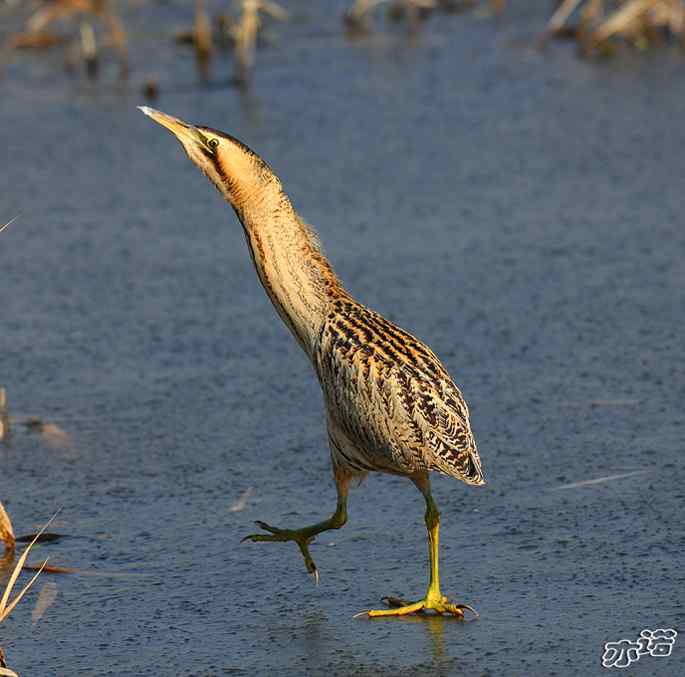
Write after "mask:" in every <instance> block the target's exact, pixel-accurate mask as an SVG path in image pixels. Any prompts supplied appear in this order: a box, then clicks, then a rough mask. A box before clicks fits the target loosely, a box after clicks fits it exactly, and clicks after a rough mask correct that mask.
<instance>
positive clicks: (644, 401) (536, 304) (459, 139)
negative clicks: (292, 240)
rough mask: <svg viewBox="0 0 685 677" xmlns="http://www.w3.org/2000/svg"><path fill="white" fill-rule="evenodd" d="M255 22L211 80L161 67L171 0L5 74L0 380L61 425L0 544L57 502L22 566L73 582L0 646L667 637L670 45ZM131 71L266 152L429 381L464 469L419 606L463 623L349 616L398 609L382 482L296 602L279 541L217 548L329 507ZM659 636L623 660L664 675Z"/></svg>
mask: <svg viewBox="0 0 685 677" xmlns="http://www.w3.org/2000/svg"><path fill="white" fill-rule="evenodd" d="M288 5H289V7H291V8H292V9H294V11H295V13H296V17H295V19H294V20H293V21H292V22H291V23H290V24H288V25H286V26H283V27H280V28H278V29H277V31H276V35H277V36H278V42H277V44H275V45H273V46H271V47H270V48H269V49H266V50H264V51H263V52H260V54H259V55H258V68H257V74H256V80H255V83H254V87H253V88H252V89H251V91H250V92H249V94H247V95H243V96H241V95H240V94H239V93H238V92H237V91H236V90H235V89H231V88H227V87H225V86H222V83H223V82H224V81H225V79H226V78H227V77H228V75H229V74H230V63H229V62H228V61H225V62H223V63H221V64H218V65H217V66H216V70H215V74H214V81H213V85H212V86H206V87H202V86H198V85H196V79H195V75H194V72H193V64H192V59H191V57H190V54H189V53H187V52H184V51H182V50H180V49H179V48H178V47H176V46H175V45H174V44H173V43H172V42H171V41H170V40H169V39H168V37H169V36H170V35H171V34H172V33H173V31H174V29H175V28H176V27H177V26H178V24H179V23H182V22H183V21H187V17H188V11H187V10H185V9H183V8H182V7H180V6H179V4H172V5H166V6H163V7H157V6H154V5H153V6H151V7H149V8H147V9H143V10H141V14H139V15H136V16H137V17H139V18H135V17H134V18H133V19H132V22H131V23H132V25H134V27H135V28H136V31H137V32H134V35H133V37H132V38H131V45H132V68H133V81H132V83H131V84H130V85H129V86H128V88H126V87H123V86H119V85H117V84H115V83H114V81H113V76H112V74H111V73H108V72H107V71H105V73H104V74H103V79H102V81H100V82H99V83H96V84H86V83H85V82H84V81H82V80H80V79H78V78H69V77H68V76H65V75H64V74H63V73H62V71H61V70H60V68H59V58H57V59H53V60H50V59H49V58H45V57H36V56H28V55H27V56H22V57H21V58H20V59H15V60H14V61H12V62H11V63H10V64H9V65H8V66H6V67H5V70H4V74H3V76H2V79H1V80H0V86H1V87H2V91H3V97H2V104H1V105H0V129H1V130H2V131H1V135H2V148H3V149H4V153H3V157H2V173H1V174H0V177H1V186H2V192H1V195H2V202H1V209H2V214H0V221H3V222H4V220H6V219H9V218H11V217H12V216H14V215H15V214H20V218H19V219H18V220H17V221H16V222H15V223H13V224H12V226H10V228H8V229H7V230H6V231H5V232H4V233H3V234H2V235H1V236H0V276H1V277H0V290H1V291H0V298H1V299H2V306H1V311H0V320H1V331H0V385H2V386H4V387H5V388H7V391H8V397H9V400H10V408H11V413H12V414H13V415H14V416H15V417H17V418H21V417H25V416H29V415H37V416H40V417H42V418H44V419H45V420H47V421H50V422H52V423H54V424H55V425H57V426H59V427H60V429H62V430H63V431H65V433H66V434H68V435H69V437H70V442H69V444H65V440H59V441H58V443H55V440H48V439H46V438H45V436H43V437H41V436H39V435H35V434H33V435H32V434H29V433H27V432H25V431H24V430H23V429H21V428H19V427H18V428H16V430H15V434H14V435H13V437H12V440H11V444H10V445H6V446H0V464H1V465H0V500H2V501H3V502H4V503H5V505H6V507H7V509H8V511H9V513H10V514H11V515H12V517H13V520H14V522H15V529H16V531H17V532H21V533H24V532H27V531H32V530H34V529H35V528H36V527H37V526H38V525H39V524H40V523H42V522H43V521H44V520H45V519H46V518H47V517H49V516H50V515H51V514H52V513H53V512H54V511H55V510H56V509H57V508H59V507H60V506H61V507H62V512H61V514H60V515H59V516H58V518H57V524H56V526H54V527H53V528H52V530H53V531H59V532H61V533H64V534H67V535H68V536H69V537H68V538H65V539H63V540H62V541H60V542H57V543H53V544H46V545H43V546H40V548H39V549H37V552H36V554H35V556H34V557H33V558H32V559H34V560H37V559H38V558H39V557H40V556H48V555H49V556H50V558H51V563H54V564H59V565H66V566H73V567H77V568H79V569H82V570H84V571H86V572H88V573H89V574H99V575H71V576H66V575H63V576H56V575H50V576H45V580H48V579H50V580H53V581H54V582H55V583H56V584H57V586H58V596H57V598H56V600H55V602H54V604H53V605H52V606H51V607H50V608H49V609H48V610H47V611H46V612H45V614H44V616H43V618H41V619H40V620H39V621H38V622H37V623H36V624H35V625H32V623H31V611H32V609H33V604H34V602H35V599H36V592H34V593H33V594H32V596H30V597H29V598H28V599H27V600H26V601H25V603H23V604H22V605H21V606H20V607H19V608H17V610H16V611H15V613H14V614H13V616H12V617H11V618H10V619H9V621H7V622H6V623H5V624H4V625H3V626H2V629H1V630H0V644H1V645H2V646H3V647H4V648H5V650H6V652H7V654H8V661H9V664H10V665H11V666H12V667H13V668H14V669H15V670H17V671H18V672H19V673H20V674H22V675H33V676H38V675H40V676H43V675H50V676H51V675H56V676H60V677H61V676H63V675H64V676H65V675H84V676H85V675H88V676H90V675H98V676H99V675H123V674H130V675H138V676H142V675H154V676H156V677H160V676H167V675H203V676H209V675H275V674H293V675H323V674H325V675H327V676H329V677H330V676H332V675H341V676H345V675H366V674H369V675H372V674H373V675H388V676H391V675H392V676H395V675H524V674H525V675H551V674H556V675H578V674H586V675H590V674H598V675H599V674H603V673H605V672H607V671H606V670H604V669H603V668H602V667H601V657H602V652H603V645H604V643H605V642H608V641H616V640H619V639H624V638H625V639H633V640H634V639H635V638H636V637H637V636H638V635H639V633H640V631H641V630H642V629H644V628H652V629H655V628H658V627H661V628H669V627H672V628H676V629H677V628H678V627H679V626H682V624H683V620H685V614H684V613H683V597H682V591H683V587H684V584H685V574H683V569H682V550H683V545H684V544H685V539H684V538H683V532H682V528H681V525H682V520H683V498H684V497H685V490H683V479H684V477H685V473H684V472H683V461H682V458H683V438H684V429H683V408H682V403H683V399H684V397H685V379H684V376H685V343H684V342H683V338H682V326H683V321H684V320H685V306H684V304H683V284H684V283H685V264H684V263H683V261H684V260H685V229H684V228H683V216H682V207H683V195H684V194H685V155H684V154H683V152H682V149H683V148H685V126H683V124H682V120H683V117H684V116H685V80H683V78H682V68H683V57H682V56H681V55H678V54H677V53H675V52H673V53H672V52H670V51H668V50H664V51H660V52H655V53H653V54H649V55H647V56H644V57H641V56H638V55H634V54H626V55H625V56H622V57H620V58H619V59H617V60H615V61H612V62H607V63H600V64H590V63H587V62H584V61H581V60H579V59H577V58H576V56H575V54H574V53H573V50H572V48H571V47H570V46H568V45H563V44H562V45H554V46H552V47H550V48H549V49H548V50H547V51H545V52H544V53H539V52H536V51H533V50H531V49H530V48H528V47H527V46H526V42H525V38H526V37H529V35H530V27H531V25H532V24H531V18H532V19H534V20H535V21H537V22H539V24H541V23H542V21H543V19H544V16H545V12H544V11H541V10H535V11H533V10H526V9H518V10H517V11H512V12H510V13H509V14H507V15H505V17H504V18H503V19H502V20H501V21H500V22H499V23H496V22H488V21H482V20H478V19H477V18H475V17H473V16H469V15H462V16H458V17H449V18H442V19H440V20H432V21H430V22H429V23H428V24H427V25H426V26H425V29H424V31H423V32H422V34H421V36H420V37H419V39H418V41H417V43H416V44H414V45H408V43H407V40H406V38H405V36H404V34H403V33H402V32H401V31H398V30H388V31H386V32H385V33H384V34H383V35H380V36H377V37H375V38H372V39H369V40H367V41H361V42H356V43H350V42H348V41H346V40H345V38H344V37H343V36H342V34H341V31H340V26H339V15H338V13H337V11H332V10H330V9H328V10H324V9H323V8H318V9H317V8H316V7H315V6H314V5H315V3H309V2H303V1H300V2H294V1H293V2H291V3H288ZM531 5H533V3H531ZM153 10H154V11H153ZM152 14H154V16H155V17H156V18H157V24H156V29H155V31H153V33H152V35H149V34H147V35H146V33H145V31H144V30H143V27H144V26H145V25H149V24H145V21H149V20H150V17H151V16H152ZM140 17H142V18H140ZM136 44H137V45H138V47H136ZM56 64H57V65H56ZM150 73H155V74H156V75H157V76H158V77H159V81H160V87H161V93H162V94H161V98H160V99H159V101H157V102H156V103H155V104H153V105H155V106H157V107H159V108H161V109H162V110H165V111H168V112H170V113H173V114H176V115H179V116H181V117H184V118H186V119H189V120H191V121H195V122H198V123H203V124H207V125H210V126H213V127H218V128H222V129H225V130H226V131H229V132H231V133H232V134H234V135H235V136H238V137H239V138H241V139H243V140H244V141H245V142H247V143H248V144H249V145H251V146H252V147H253V148H255V149H256V150H257V151H258V152H259V153H260V154H262V155H263V156H264V157H265V158H266V159H267V160H268V161H269V162H270V163H271V164H272V166H273V167H274V169H275V170H276V171H277V173H278V174H279V175H280V176H281V178H282V180H283V183H284V185H285V187H286V190H287V191H288V192H289V193H290V195H291V197H292V199H293V202H294V203H295V205H296V207H297V208H298V209H299V210H300V212H301V214H302V215H303V216H304V217H305V218H306V219H307V220H308V221H309V222H310V223H312V224H314V225H315V227H316V228H317V230H318V231H319V233H320V235H321V238H322V240H323V243H324V247H325V250H326V252H327V254H328V255H329V257H330V258H331V260H332V262H333V263H334V265H335V267H336V269H337V270H338V272H339V274H340V276H341V277H342V279H343V280H344V281H345V282H346V283H347V285H348V287H349V289H350V290H351V291H352V293H353V294H355V295H356V296H357V297H358V298H360V299H361V300H363V301H364V302H367V303H368V304H370V305H371V306H373V307H374V308H375V309H377V310H379V311H381V312H383V313H384V314H386V315H387V316H388V317H390V318H391V319H393V320H394V321H395V322H397V323H398V324H400V325H401V326H404V327H405V328H407V329H409V330H411V331H413V332H414V333H416V334H417V335H418V336H420V337H422V338H423V339H425V340H426V341H427V342H428V343H429V344H430V345H431V346H432V347H433V349H434V350H435V351H436V352H437V354H438V355H440V356H441V358H442V359H443V361H444V362H445V364H446V366H447V367H448V369H449V370H450V372H451V373H452V375H453V376H454V377H455V380H456V381H457V383H459V384H460V385H461V386H462V389H463V391H464V393H465V395H466V397H467V399H468V400H469V402H470V404H471V409H472V422H473V427H474V430H475V433H476V436H477V439H478V441H479V446H480V450H481V456H482V459H483V463H484V467H485V471H486V474H487V477H488V481H489V483H488V485H487V486H486V487H484V488H470V487H466V486H465V485H463V484H461V483H458V482H456V481H454V480H451V479H447V478H439V477H436V478H435V480H434V492H435V498H436V501H437V503H438V505H439V506H440V508H441V510H442V515H443V530H442V546H443V547H442V576H443V585H444V588H445V591H446V592H448V593H449V594H450V595H452V596H453V597H454V598H455V599H458V600H459V601H465V602H468V603H471V604H473V605H474V606H475V607H476V608H477V609H478V610H479V612H480V613H481V619H480V620H479V621H477V622H471V623H458V622H452V621H450V620H449V619H439V618H434V619H401V620H391V621H374V622H371V621H368V620H362V619H356V620H354V619H353V618H352V616H353V614H354V613H356V612H358V611H360V610H363V609H366V608H370V607H372V606H377V605H378V601H379V598H380V597H381V596H383V595H387V594H402V595H405V596H408V597H417V596H419V595H421V594H423V592H424V588H425V585H426V581H427V572H426V552H425V551H426V546H425V530H424V527H423V502H422V499H421V496H420V494H419V493H418V492H417V491H416V490H415V488H414V487H413V486H412V485H411V484H410V483H409V482H408V481H406V480H402V479H398V478H391V477H385V476H372V477H370V478H369V480H368V481H367V482H366V483H365V484H364V485H363V486H362V487H360V488H359V489H357V490H355V491H354V492H353V493H352V496H351V501H350V522H349V523H348V525H347V526H346V527H345V528H344V529H342V530H341V531H339V532H331V533H329V534H324V535H323V536H322V537H320V539H319V540H318V541H317V543H316V544H315V545H314V546H313V547H312V554H313V556H314V558H315V560H316V561H317V564H318V566H319V569H320V571H321V583H320V585H319V586H318V587H315V586H314V585H313V583H312V581H311V580H310V579H309V577H308V576H307V575H306V572H305V570H304V566H303V564H302V561H301V558H300V556H299V554H298V552H297V549H296V548H295V546H294V545H292V544H285V545H281V544H278V545H271V544H243V545H240V543H239V541H240V538H241V536H243V535H245V534H247V533H250V532H251V531H253V529H254V527H253V520H255V519H263V520H265V521H267V522H270V523H272V524H277V525H301V524H306V523H310V522H311V521H317V520H319V519H320V518H322V517H324V516H327V515H328V514H329V513H330V512H331V511H332V509H333V508H334V504H335V492H334V489H333V484H332V482H331V480H330V471H329V462H328V451H327V448H326V437H325V432H324V423H323V416H322V404H321V401H320V393H319V390H318V386H317V384H316V382H315V379H314V376H313V373H312V371H311V369H310V368H309V366H308V365H307V363H306V362H305V358H304V356H303V355H301V354H300V352H299V349H298V348H297V346H296V345H295V343H294V341H293V340H292V339H291V337H290V335H289V334H288V333H287V331H286V329H285V328H284V327H283V326H282V325H281V324H280V323H279V322H278V320H277V318H276V315H275V313H274V312H273V309H272V307H271V306H270V304H269V302H268V300H267V299H266V297H265V295H264V293H263V291H262V289H261V287H260V286H259V284H258V282H257V278H256V275H255V273H254V271H253V270H252V267H251V263H250V260H249V256H248V253H247V249H246V246H245V243H244V240H243V235H242V232H241V229H240V227H239V225H238V223H237V221H236V219H235V217H234V216H233V214H232V212H231V211H230V210H229V209H228V208H227V206H225V205H224V204H223V203H222V202H221V200H220V198H219V196H218V194H217V193H216V191H214V190H213V189H212V188H211V187H210V186H209V185H208V184H207V182H206V179H204V177H202V176H201V175H200V174H199V173H198V172H197V171H196V170H195V169H194V168H193V167H192V166H191V165H190V163H189V162H188V161H187V160H186V159H185V157H184V156H183V154H182V151H181V149H180V147H179V146H178V144H177V143H176V142H174V141H173V139H172V138H171V137H170V136H169V135H168V134H166V133H165V132H164V131H163V130H161V129H159V128H157V127H155V126H154V125H153V123H152V122H151V121H150V120H148V119H146V118H145V117H144V116H143V115H142V114H141V113H140V112H138V111H137V110H136V108H135V106H136V105H138V104H141V103H144V101H142V100H141V97H140V96H138V86H139V83H140V80H141V79H142V78H144V77H145V76H147V75H148V74H150ZM49 442H52V444H50V443H49ZM614 475H624V476H623V477H620V478H614V479H607V480H605V481H601V482H597V483H594V484H585V485H582V486H578V485H577V483H579V482H583V481H585V480H592V479H598V478H606V477H611V476H614ZM568 485H573V486H568ZM245 492H248V495H247V496H246V494H245ZM245 496H246V500H244V501H243V503H244V509H240V510H236V509H232V508H235V507H236V506H235V503H236V501H239V499H240V498H241V497H243V498H245ZM238 507H239V508H243V506H241V505H238ZM39 587H40V585H39ZM679 641H680V642H681V643H680V645H679V644H678V642H676V645H675V648H674V650H673V654H672V655H671V656H670V657H661V658H657V657H652V656H646V657H643V658H641V659H640V661H639V662H638V663H635V664H633V665H632V666H631V671H632V672H633V673H634V674H637V675H642V674H644V675H677V674H682V667H683V662H684V660H683V656H684V655H685V654H684V648H683V644H682V640H679Z"/></svg>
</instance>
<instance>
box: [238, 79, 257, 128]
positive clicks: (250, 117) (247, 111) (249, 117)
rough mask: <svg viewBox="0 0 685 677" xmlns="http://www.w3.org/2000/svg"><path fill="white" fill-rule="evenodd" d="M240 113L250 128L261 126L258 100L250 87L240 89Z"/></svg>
mask: <svg viewBox="0 0 685 677" xmlns="http://www.w3.org/2000/svg"><path fill="white" fill-rule="evenodd" d="M240 112H241V113H242V115H243V118H244V119H245V121H246V122H247V123H248V124H249V125H250V127H253V128H257V127H259V126H260V124H261V114H260V113H261V110H260V105H259V100H258V99H257V97H256V96H255V95H254V93H253V92H252V90H251V88H250V87H241V89H240Z"/></svg>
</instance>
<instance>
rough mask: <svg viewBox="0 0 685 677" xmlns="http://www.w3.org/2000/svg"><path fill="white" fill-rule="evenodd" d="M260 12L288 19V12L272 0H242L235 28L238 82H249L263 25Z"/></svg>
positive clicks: (276, 17)
mask: <svg viewBox="0 0 685 677" xmlns="http://www.w3.org/2000/svg"><path fill="white" fill-rule="evenodd" d="M260 12H261V13H264V14H268V15H269V16H270V17H272V18H273V19H276V20H278V21H287V19H288V12H286V11H285V10H284V9H283V8H282V7H281V6H280V5H278V4H276V3H275V2H271V1H270V0H242V2H241V14H240V19H239V21H238V24H237V25H236V26H235V27H234V29H233V39H234V41H235V52H236V59H237V62H236V80H237V82H238V83H240V84H242V85H245V84H247V82H248V80H249V78H250V74H251V72H252V66H253V65H254V54H255V48H256V46H257V37H258V36H259V29H260V28H261V25H262V20H261V17H260Z"/></svg>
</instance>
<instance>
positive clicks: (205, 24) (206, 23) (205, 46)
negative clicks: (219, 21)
mask: <svg viewBox="0 0 685 677" xmlns="http://www.w3.org/2000/svg"><path fill="white" fill-rule="evenodd" d="M193 43H194V45H195V63H196V66H197V71H198V73H199V75H200V77H201V78H203V79H205V80H206V79H207V76H208V75H209V60H210V58H211V56H212V50H213V41H212V22H211V20H210V18H209V14H208V13H207V9H206V8H205V3H204V0H195V26H194V29H193Z"/></svg>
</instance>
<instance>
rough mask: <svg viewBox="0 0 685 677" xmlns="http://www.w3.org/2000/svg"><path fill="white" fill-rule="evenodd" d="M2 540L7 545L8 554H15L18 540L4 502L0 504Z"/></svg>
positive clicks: (0, 532)
mask: <svg viewBox="0 0 685 677" xmlns="http://www.w3.org/2000/svg"><path fill="white" fill-rule="evenodd" d="M0 540H1V541H3V543H4V544H5V551H6V552H7V551H9V552H14V548H15V545H16V543H17V539H16V538H15V536H14V529H12V521H11V520H10V516H9V515H8V514H7V511H6V510H5V506H3V504H2V502H0Z"/></svg>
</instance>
